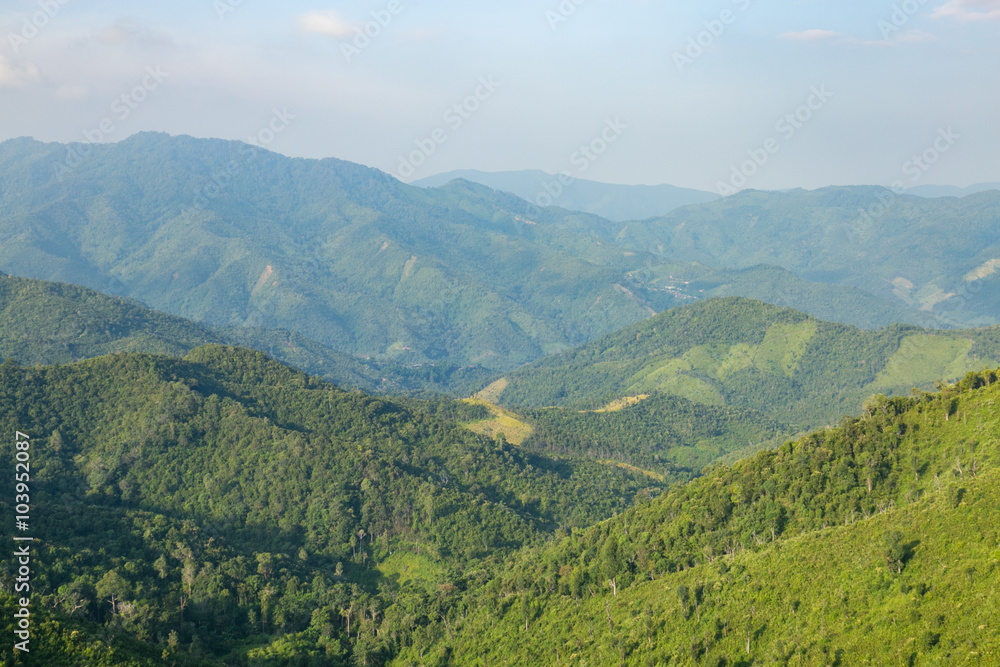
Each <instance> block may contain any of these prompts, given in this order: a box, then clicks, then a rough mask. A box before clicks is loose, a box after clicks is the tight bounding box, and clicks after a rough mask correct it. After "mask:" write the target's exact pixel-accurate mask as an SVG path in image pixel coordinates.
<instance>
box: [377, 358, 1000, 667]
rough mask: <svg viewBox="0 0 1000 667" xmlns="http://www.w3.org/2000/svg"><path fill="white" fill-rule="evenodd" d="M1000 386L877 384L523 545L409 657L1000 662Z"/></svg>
mask: <svg viewBox="0 0 1000 667" xmlns="http://www.w3.org/2000/svg"><path fill="white" fill-rule="evenodd" d="M998 400H1000V383H998V375H997V373H996V372H984V373H980V374H969V376H967V377H966V378H965V379H964V380H963V381H962V382H961V383H959V384H957V385H951V386H948V387H946V388H945V389H944V390H943V391H942V392H941V393H940V394H920V395H916V396H914V397H912V398H896V399H885V398H884V397H882V398H881V399H880V400H878V401H877V402H874V403H872V405H871V407H870V411H869V412H868V413H867V414H866V415H865V416H864V417H862V418H860V419H849V420H848V419H845V421H844V423H843V425H842V426H841V427H839V428H836V429H830V430H826V431H820V432H816V433H814V434H811V435H809V436H807V437H805V438H802V439H801V440H799V441H797V442H794V443H788V444H786V445H784V446H782V447H781V448H780V449H778V450H776V451H771V452H765V453H761V454H759V455H758V456H756V457H754V458H752V459H749V460H746V461H743V462H741V463H738V464H736V465H734V466H733V467H732V468H728V467H721V468H718V469H716V470H714V471H712V472H710V473H708V474H707V475H706V476H705V477H704V478H702V479H699V480H696V481H694V482H692V483H690V484H688V485H686V486H684V487H681V488H678V489H676V490H673V491H670V492H668V493H666V494H665V495H664V496H662V497H660V498H658V499H655V500H653V501H650V502H649V503H646V504H644V505H642V506H639V507H636V508H634V509H632V510H630V511H628V512H626V513H625V514H623V515H622V516H619V517H616V518H614V519H612V520H610V521H607V522H604V523H602V524H600V525H598V526H595V527H593V528H590V529H585V530H582V531H574V533H573V535H572V536H571V537H568V538H565V539H563V540H561V541H558V542H556V543H554V544H551V545H549V546H547V547H543V548H534V549H530V550H526V551H524V552H523V553H520V554H517V555H516V556H515V557H514V558H513V559H512V561H511V562H510V563H509V564H508V565H507V567H505V568H504V570H503V572H502V573H500V574H498V576H497V577H496V578H495V579H494V580H493V581H491V582H489V583H488V584H486V585H485V586H483V587H481V588H480V589H478V590H475V591H470V592H469V593H468V594H467V598H466V600H464V601H463V603H461V604H458V605H455V607H454V608H453V609H452V612H451V614H450V615H449V616H448V617H447V619H446V620H445V622H443V623H441V624H439V626H438V627H437V628H436V632H435V633H433V634H427V635H423V636H421V637H420V638H418V639H416V640H415V641H414V643H413V646H411V647H409V648H407V649H406V650H405V651H404V652H403V653H402V655H401V656H400V657H399V659H398V660H397V661H396V664H400V665H417V664H420V665H428V664H438V665H445V664H454V665H497V664H504V663H506V664H567V665H604V664H623V665H657V664H707V665H750V664H791V665H797V664H843V665H849V664H880V665H881V664H909V665H918V664H919V665H923V664H961V665H966V664H967V665H992V664H996V662H997V661H998V660H1000V635H998V634H997V632H996V628H997V624H998V623H1000V613H998V611H997V610H998V609H1000V606H998V605H1000V598H998V592H997V587H996V581H997V576H998V572H1000V531H998V526H1000V491H998V489H1000V486H998V483H1000V476H998V472H1000V468H998V464H1000V446H998V442H1000V441H998V437H1000V412H998V411H997V408H996V405H997V402H998Z"/></svg>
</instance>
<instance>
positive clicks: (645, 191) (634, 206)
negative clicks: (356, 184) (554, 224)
mask: <svg viewBox="0 0 1000 667" xmlns="http://www.w3.org/2000/svg"><path fill="white" fill-rule="evenodd" d="M456 179H461V180H465V181H472V182H473V183H480V184H482V185H486V186H488V187H491V188H493V189H494V190H501V191H503V192H510V193H511V194H515V195H517V196H518V197H520V198H521V199H524V200H527V201H529V202H531V203H532V204H534V205H535V206H538V207H540V208H544V207H546V206H558V207H560V208H566V209H570V210H573V211H584V212H585V213H593V214H594V215H599V216H601V217H602V218H607V219H608V220H614V221H615V222H624V221H625V220H642V219H645V218H653V217H656V216H659V215H666V214H667V213H670V212H671V211H673V210H674V209H677V208H680V207H681V206H687V205H688V204H703V203H706V202H710V201H715V200H716V199H719V195H717V194H713V193H711V192H702V191H701V190H692V189H690V188H678V187H675V186H673V185H612V184H610V183H598V182H596V181H588V180H584V179H579V178H574V177H571V176H569V175H568V173H567V174H549V173H546V172H544V171H497V172H486V171H477V170H475V169H463V170H458V171H449V172H446V173H443V174H437V175H435V176H430V177H428V178H422V179H420V180H418V181H414V182H413V185H418V186H420V187H423V188H437V187H441V186H443V185H447V184H448V183H450V182H451V181H454V180H456Z"/></svg>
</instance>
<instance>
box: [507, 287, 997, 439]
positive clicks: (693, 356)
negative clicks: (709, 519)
mask: <svg viewBox="0 0 1000 667" xmlns="http://www.w3.org/2000/svg"><path fill="white" fill-rule="evenodd" d="M997 363H1000V328H997V327H994V328H990V329H977V330H964V331H930V330H925V329H920V328H917V327H913V326H904V325H895V326H892V327H889V328H886V329H882V330H877V331H862V330H858V329H855V328H853V327H848V326H844V325H840V324H831V323H827V322H822V321H819V320H816V319H814V318H810V317H808V316H806V315H803V314H802V313H799V312H797V311H793V310H789V309H783V308H778V307H776V306H770V305H767V304H764V303H761V302H758V301H751V300H746V299H739V298H724V299H713V300H708V301H703V302H699V303H696V304H693V305H690V306H685V307H683V308H679V309H675V310H671V311H669V312H666V313H663V314H661V315H658V316H656V317H654V318H652V319H649V320H647V321H644V322H641V323H639V324H636V325H633V326H631V327H628V328H626V329H623V330H622V331H620V332H617V333H615V334H612V335H610V336H607V337H605V338H602V339H600V340H597V341H594V342H592V343H590V344H588V345H585V346H582V347H580V348H578V349H576V350H573V351H570V352H566V353H563V354H560V355H556V356H552V357H549V358H546V359H542V360H540V361H538V362H535V363H534V364H531V365H529V366H526V367H524V368H522V369H518V370H517V371H514V372H512V373H510V374H508V375H506V376H505V378H504V380H505V388H504V390H503V391H502V392H500V393H499V395H498V397H497V399H498V400H499V401H500V402H501V403H502V404H504V405H506V406H510V407H515V408H525V407H543V406H546V407H547V406H566V407H571V408H577V409H595V408H597V407H599V406H601V405H605V404H607V403H608V402H610V401H613V400H616V399H619V398H622V397H627V396H635V395H639V394H665V395H671V396H679V397H682V398H686V399H688V400H690V401H692V402H695V403H698V404H701V405H707V406H713V405H714V406H722V405H727V406H731V407H734V408H740V409H749V410H754V411H757V412H759V413H760V414H764V415H767V416H768V417H769V418H771V419H775V420H778V421H781V422H783V423H785V424H788V425H790V426H792V427H794V428H799V429H804V428H815V427H819V426H823V425H825V424H830V423H834V422H836V421H837V420H838V419H839V418H840V417H841V416H842V415H845V414H848V415H849V414H857V413H858V412H859V411H860V410H861V407H862V403H863V402H864V400H865V399H867V398H868V397H869V396H871V395H873V394H878V393H885V394H892V393H897V394H899V393H902V394H907V393H909V391H910V389H911V388H913V387H919V388H924V389H927V388H930V387H932V386H933V383H934V381H935V380H936V379H945V380H954V379H956V378H958V377H961V376H962V375H964V374H965V373H966V372H968V371H970V370H976V369H981V368H983V367H984V366H986V365H995V364H997Z"/></svg>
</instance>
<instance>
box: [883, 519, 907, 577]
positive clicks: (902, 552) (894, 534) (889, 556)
mask: <svg viewBox="0 0 1000 667" xmlns="http://www.w3.org/2000/svg"><path fill="white" fill-rule="evenodd" d="M908 556H909V554H908V549H907V548H906V545H905V544H903V534H902V533H901V532H899V531H898V530H894V531H891V532H889V533H886V536H885V562H886V564H887V565H888V566H889V569H894V570H896V574H901V573H902V572H903V566H904V565H905V563H906V560H907V557H908Z"/></svg>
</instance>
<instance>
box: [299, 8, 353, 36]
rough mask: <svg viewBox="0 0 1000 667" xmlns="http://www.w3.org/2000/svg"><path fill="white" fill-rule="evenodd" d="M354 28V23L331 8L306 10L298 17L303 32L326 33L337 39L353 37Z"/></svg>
mask: <svg viewBox="0 0 1000 667" xmlns="http://www.w3.org/2000/svg"><path fill="white" fill-rule="evenodd" d="M355 28H356V26H355V24H353V23H351V22H350V21H348V20H347V19H345V18H344V17H343V16H341V15H340V14H338V13H337V12H335V11H332V10H331V11H326V12H320V11H312V12H308V13H306V14H304V15H303V16H302V18H300V19H299V29H301V30H302V31H303V32H308V33H313V34H316V35H328V36H330V37H336V38H337V39H347V38H349V37H353V36H354V31H355Z"/></svg>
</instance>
